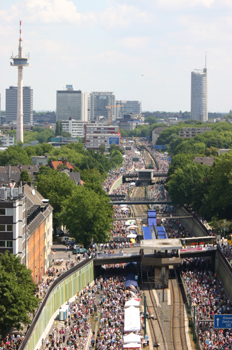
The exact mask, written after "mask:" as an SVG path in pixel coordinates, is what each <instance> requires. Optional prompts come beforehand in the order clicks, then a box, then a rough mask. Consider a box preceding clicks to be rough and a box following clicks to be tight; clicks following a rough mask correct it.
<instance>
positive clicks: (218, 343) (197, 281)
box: [181, 258, 232, 350]
mask: <svg viewBox="0 0 232 350" xmlns="http://www.w3.org/2000/svg"><path fill="white" fill-rule="evenodd" d="M181 270H182V277H183V280H184V283H185V286H186V289H187V295H188V297H189V298H190V300H191V307H192V312H193V308H194V307H195V312H196V325H197V327H198V330H199V339H200V343H201V345H202V347H203V349H204V350H206V349H222V348H223V349H225V348H226V347H228V348H229V346H230V344H231V345H232V330H228V329H225V330H217V329H215V328H214V324H213V318H214V315H215V314H231V313H232V304H231V302H230V300H229V298H228V296H227V295H226V293H225V290H224V287H223V284H222V282H221V281H220V280H219V279H218V278H217V275H216V273H214V272H213V271H212V269H211V267H210V262H209V260H208V259H202V258H190V259H184V260H183V261H182V267H181ZM192 314H193V313H192ZM205 320H207V321H206V322H205ZM209 320H211V322H209Z"/></svg>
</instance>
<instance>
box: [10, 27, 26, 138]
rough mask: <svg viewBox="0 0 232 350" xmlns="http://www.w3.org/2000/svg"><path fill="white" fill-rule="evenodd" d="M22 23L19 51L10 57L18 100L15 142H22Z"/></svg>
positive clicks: (23, 65)
mask: <svg viewBox="0 0 232 350" xmlns="http://www.w3.org/2000/svg"><path fill="white" fill-rule="evenodd" d="M21 27H22V21H20V26H19V49H18V56H15V57H14V56H13V54H12V56H11V59H12V60H13V63H12V62H11V63H10V64H11V66H16V67H18V98H17V133H16V141H21V142H23V67H28V66H29V63H28V57H23V47H22V37H21V34H22V29H21Z"/></svg>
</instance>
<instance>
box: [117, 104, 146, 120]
mask: <svg viewBox="0 0 232 350" xmlns="http://www.w3.org/2000/svg"><path fill="white" fill-rule="evenodd" d="M117 105H119V106H120V107H117V108H116V111H115V113H116V119H123V116H124V114H132V115H138V114H141V111H142V107H141V102H139V101H125V100H117V101H116V106H117Z"/></svg>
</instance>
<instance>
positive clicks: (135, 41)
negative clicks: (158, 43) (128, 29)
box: [119, 36, 151, 50]
mask: <svg viewBox="0 0 232 350" xmlns="http://www.w3.org/2000/svg"><path fill="white" fill-rule="evenodd" d="M150 43H151V39H150V38H149V37H141V36H134V37H127V38H124V39H122V40H121V41H120V42H119V45H120V46H123V47H125V48H126V49H129V50H142V49H145V48H146V49H147V48H148V47H149V44H150Z"/></svg>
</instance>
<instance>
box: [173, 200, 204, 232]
mask: <svg viewBox="0 0 232 350" xmlns="http://www.w3.org/2000/svg"><path fill="white" fill-rule="evenodd" d="M176 213H177V215H179V216H188V215H189V214H190V213H189V212H188V211H187V210H186V209H185V208H183V207H181V208H178V209H177V210H176ZM180 222H181V223H182V225H183V226H184V227H185V228H186V230H188V231H190V232H192V234H193V236H195V237H203V236H210V234H209V232H208V230H207V228H206V227H205V226H204V225H203V224H202V223H201V222H200V221H199V220H198V219H196V218H194V217H193V218H192V219H181V220H180Z"/></svg>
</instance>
